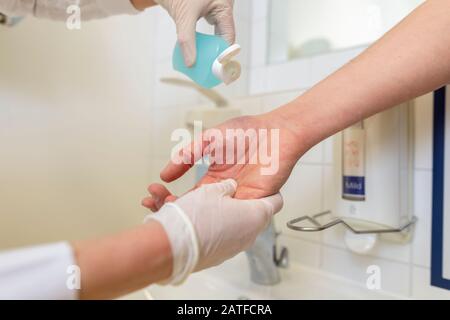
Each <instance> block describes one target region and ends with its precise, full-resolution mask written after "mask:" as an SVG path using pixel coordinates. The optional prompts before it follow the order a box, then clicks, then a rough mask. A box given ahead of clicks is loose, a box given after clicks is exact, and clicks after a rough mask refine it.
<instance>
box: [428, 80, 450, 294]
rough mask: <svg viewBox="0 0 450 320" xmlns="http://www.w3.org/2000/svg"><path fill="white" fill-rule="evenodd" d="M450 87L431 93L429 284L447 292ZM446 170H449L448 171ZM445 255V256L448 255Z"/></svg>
mask: <svg viewBox="0 0 450 320" xmlns="http://www.w3.org/2000/svg"><path fill="white" fill-rule="evenodd" d="M449 93H450V86H447V87H443V88H441V89H439V90H437V91H435V93H434V116H433V117H434V119H433V121H434V127H433V191H432V193H433V196H432V230H431V285H432V286H435V287H439V288H443V289H447V290H450V279H447V278H445V275H444V218H447V219H450V212H445V207H444V199H445V198H444V188H445V183H446V182H447V183H450V181H445V176H444V173H445V169H446V166H445V160H446V159H445V143H446V127H449V128H450V124H446V119H445V117H446V112H449V111H450V106H448V105H447V102H448V100H449V99H448V94H449ZM447 169H448V168H447ZM447 187H448V186H447ZM447 254H448V253H447Z"/></svg>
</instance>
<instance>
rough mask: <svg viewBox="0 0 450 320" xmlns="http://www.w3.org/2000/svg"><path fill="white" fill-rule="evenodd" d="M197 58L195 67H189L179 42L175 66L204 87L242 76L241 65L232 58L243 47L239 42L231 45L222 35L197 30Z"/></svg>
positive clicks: (227, 81)
mask: <svg viewBox="0 0 450 320" xmlns="http://www.w3.org/2000/svg"><path fill="white" fill-rule="evenodd" d="M196 38H197V60H196V63H195V65H194V66H193V67H191V68H188V67H187V66H186V65H185V63H184V59H183V54H182V51H181V48H180V45H179V44H178V43H177V44H176V46H175V50H174V53H173V68H174V69H175V70H177V71H179V72H182V73H184V74H185V75H187V76H188V77H189V78H190V79H192V80H193V81H194V82H195V83H197V84H198V85H200V86H201V87H203V88H207V89H211V88H214V87H216V86H218V85H219V84H221V83H225V84H226V85H228V84H230V83H232V82H234V81H236V80H237V79H239V77H240V76H241V65H240V63H239V62H237V61H234V60H232V59H233V58H234V57H235V56H236V55H237V54H239V52H240V51H241V47H240V46H239V45H238V44H234V45H232V46H230V45H229V44H228V42H227V41H226V40H225V39H223V38H222V37H220V36H215V35H207V34H203V33H199V32H197V34H196Z"/></svg>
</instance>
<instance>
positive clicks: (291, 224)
mask: <svg viewBox="0 0 450 320" xmlns="http://www.w3.org/2000/svg"><path fill="white" fill-rule="evenodd" d="M327 215H331V211H324V212H321V213H317V214H315V215H313V216H302V217H298V218H296V219H293V220H290V221H288V223H287V227H288V228H289V229H292V230H295V231H302V232H317V231H323V230H325V229H328V228H331V227H334V226H335V225H338V224H342V225H344V226H345V227H346V228H347V229H348V230H350V231H352V232H353V233H356V234H372V233H376V234H382V233H396V232H403V231H406V230H407V229H409V228H410V227H412V226H413V225H414V224H415V223H416V222H417V217H415V216H413V217H412V218H411V220H410V221H409V222H408V223H406V224H404V225H403V226H401V227H400V228H383V229H366V230H357V229H355V228H353V227H352V226H351V225H350V224H348V223H347V222H345V221H344V220H343V219H341V218H335V219H333V220H331V221H330V222H328V223H326V224H322V223H320V222H319V221H318V220H317V219H318V218H321V217H324V216H327ZM302 221H309V222H310V223H311V224H312V225H313V226H299V225H298V223H299V222H302Z"/></svg>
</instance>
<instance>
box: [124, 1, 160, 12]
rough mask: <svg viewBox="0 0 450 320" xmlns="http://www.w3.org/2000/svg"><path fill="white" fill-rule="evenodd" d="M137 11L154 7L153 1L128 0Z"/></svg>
mask: <svg viewBox="0 0 450 320" xmlns="http://www.w3.org/2000/svg"><path fill="white" fill-rule="evenodd" d="M130 1H131V3H132V4H133V6H134V7H135V8H136V9H137V10H141V11H142V10H145V9H147V8H150V7H152V6H155V5H156V2H155V1H154V0H130Z"/></svg>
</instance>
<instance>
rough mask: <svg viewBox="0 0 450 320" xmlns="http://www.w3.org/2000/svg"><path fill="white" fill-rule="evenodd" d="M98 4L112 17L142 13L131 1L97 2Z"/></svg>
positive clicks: (99, 0)
mask: <svg viewBox="0 0 450 320" xmlns="http://www.w3.org/2000/svg"><path fill="white" fill-rule="evenodd" d="M97 4H98V6H99V7H100V8H102V10H103V11H105V12H106V13H107V14H108V15H111V16H112V15H118V14H138V13H139V12H141V11H139V10H138V9H136V8H135V7H134V6H133V4H132V3H131V0H97Z"/></svg>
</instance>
